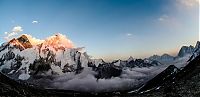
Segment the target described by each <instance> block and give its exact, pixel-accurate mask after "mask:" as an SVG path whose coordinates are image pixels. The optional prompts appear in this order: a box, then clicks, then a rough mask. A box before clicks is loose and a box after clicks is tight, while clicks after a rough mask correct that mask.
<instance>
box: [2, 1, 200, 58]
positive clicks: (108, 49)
mask: <svg viewBox="0 0 200 97" xmlns="http://www.w3.org/2000/svg"><path fill="white" fill-rule="evenodd" d="M198 7H199V1H198V0H0V33H1V35H0V36H1V39H0V43H3V42H5V41H6V40H5V37H6V35H7V34H5V32H10V31H12V29H13V28H14V27H17V26H20V27H21V28H22V29H23V31H19V33H17V35H15V37H17V36H19V35H20V34H23V33H26V34H30V35H32V36H33V37H36V38H39V39H44V38H46V37H48V36H51V35H54V34H55V33H57V32H60V33H61V34H65V35H66V36H67V37H68V38H69V39H70V40H71V41H72V42H73V43H74V44H75V46H76V47H85V50H86V51H87V52H88V53H89V54H90V55H91V56H93V57H94V58H104V59H106V60H110V59H118V58H122V59H124V58H125V59H126V58H128V57H129V56H133V57H136V58H144V57H148V56H150V55H153V54H159V55H160V54H163V53H169V54H176V52H177V51H178V49H180V47H181V46H182V45H190V44H192V45H194V44H195V43H196V41H197V40H199V39H198V36H199V35H198V33H199V21H198V19H199V9H198ZM33 21H35V22H33Z"/></svg>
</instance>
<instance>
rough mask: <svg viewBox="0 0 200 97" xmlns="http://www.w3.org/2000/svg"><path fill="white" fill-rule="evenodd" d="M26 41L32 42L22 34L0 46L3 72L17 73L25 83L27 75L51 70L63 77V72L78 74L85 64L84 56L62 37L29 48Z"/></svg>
mask: <svg viewBox="0 0 200 97" xmlns="http://www.w3.org/2000/svg"><path fill="white" fill-rule="evenodd" d="M29 40H33V39H28V37H27V36H26V35H22V36H21V37H19V38H17V39H12V40H11V41H9V42H8V43H4V44H3V45H2V46H1V47H0V56H1V58H0V62H1V65H0V70H1V71H2V72H4V73H7V74H9V75H12V74H17V75H18V78H19V79H22V80H26V79H28V78H29V77H30V74H39V73H41V72H44V73H46V72H48V71H49V70H50V71H51V72H52V74H59V75H62V74H63V73H64V72H70V71H78V70H80V69H81V68H82V67H86V66H87V64H88V61H89V58H88V56H87V54H86V53H82V52H80V51H79V50H80V49H79V48H74V47H73V45H72V43H71V41H69V40H68V39H67V38H66V37H65V36H63V35H61V34H57V35H55V36H52V37H50V38H48V39H46V40H44V42H42V43H41V44H37V45H32V44H31V43H30V41H29ZM45 64H46V65H45ZM96 64H99V63H96Z"/></svg>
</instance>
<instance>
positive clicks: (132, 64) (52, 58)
mask: <svg viewBox="0 0 200 97" xmlns="http://www.w3.org/2000/svg"><path fill="white" fill-rule="evenodd" d="M32 40H33V39H31V38H30V37H29V36H27V35H22V36H20V37H19V38H14V39H12V40H10V41H9V42H6V43H4V44H2V45H1V46H0V71H1V74H0V75H1V76H0V78H1V79H3V80H1V81H0V85H2V91H0V94H1V93H4V94H6V93H10V92H11V91H14V90H13V89H14V88H17V87H13V86H12V85H13V84H16V85H17V86H19V87H21V88H22V89H25V90H24V91H26V89H27V88H28V89H30V90H32V89H33V90H34V91H37V88H38V87H37V85H39V86H40V88H42V89H43V90H41V92H42V91H48V92H49V91H51V90H45V89H47V88H48V87H50V88H55V89H57V88H58V87H56V85H54V84H53V85H52V86H47V85H48V84H49V83H52V81H54V80H55V79H56V80H60V79H63V78H65V77H67V78H66V80H67V81H68V80H69V79H80V80H81V79H82V77H81V75H86V77H89V76H90V75H91V76H92V77H91V78H92V79H93V80H94V78H95V79H96V82H97V83H98V81H100V82H101V81H102V80H105V81H109V80H114V79H115V80H114V81H116V80H120V79H123V80H124V79H125V80H128V82H129V81H130V82H131V81H133V82H134V81H135V80H136V79H137V81H136V82H137V84H136V85H135V84H134V85H135V86H134V85H132V84H133V83H132V84H131V85H130V87H129V88H127V89H125V88H123V90H122V91H123V92H124V91H126V92H127V94H128V95H139V94H142V95H143V94H144V93H147V92H149V91H155V90H159V89H160V88H161V87H164V88H166V85H167V84H168V83H175V82H179V80H182V78H185V77H186V76H189V74H191V75H193V73H191V72H195V73H198V70H197V68H198V66H197V64H198V61H199V54H200V49H199V48H200V44H199V42H197V44H196V46H195V47H193V46H183V47H182V48H181V49H180V51H179V52H178V55H177V56H171V55H169V54H163V55H162V56H159V55H153V56H151V57H149V58H145V59H134V58H133V57H130V58H129V59H127V60H114V61H113V62H105V61H104V60H103V59H92V58H90V57H89V55H87V53H86V52H82V48H75V47H72V46H71V45H70V46H69V45H65V44H64V43H65V42H66V40H65V39H64V38H63V36H62V34H56V35H55V36H52V37H50V38H48V39H46V40H44V41H42V42H40V43H38V44H33V43H32ZM152 68H153V69H154V68H163V69H162V70H159V71H158V72H157V73H155V74H153V75H151V76H150V75H149V73H148V72H147V71H148V70H151V69H152ZM140 70H141V71H140ZM152 72H153V71H152ZM186 72H187V73H186ZM131 73H134V74H135V73H136V75H131ZM137 74H140V75H141V76H139V77H135V76H137ZM69 75H70V76H69ZM73 76H76V77H74V78H73ZM130 76H134V79H132V78H131V77H130ZM68 77H69V78H68ZM93 77H94V78H93ZM129 77H130V78H129ZM44 79H48V81H45V82H44ZM49 79H50V80H49ZM86 79H87V78H86ZM5 80H8V83H6V82H7V81H5ZM10 81H11V83H10ZM15 81H16V82H15ZM19 82H20V83H19ZM100 82H99V83H100ZM1 83H2V84H1ZM18 83H19V84H18ZM80 83H81V82H80ZM3 84H8V86H10V87H11V88H12V89H11V88H10V90H9V89H7V88H6V86H3ZM24 84H26V85H27V86H26V85H24ZM63 85H65V84H63ZM103 85H104V84H103ZM119 85H120V84H119ZM119 85H118V86H119ZM69 87H70V86H69ZM69 87H67V89H69ZM76 87H77V86H76ZM121 87H128V86H127V85H125V86H121ZM133 87H135V88H133ZM5 88H6V89H7V90H8V92H5V91H4V90H5ZM78 88H79V87H78ZM61 89H66V88H61ZM76 89H77V88H76ZM76 89H74V87H73V88H72V90H75V91H76ZM120 89H121V88H119V89H116V90H115V89H113V90H106V89H102V91H112V92H110V93H111V94H112V93H114V92H113V91H120ZM15 90H16V91H18V92H22V91H21V90H20V89H19V90H18V89H15ZM3 91H4V92H3ZM55 91H56V90H55ZM55 91H54V93H55V94H54V95H56V93H57V92H58V91H57V92H55ZM77 91H79V89H78V90H77ZM88 91H90V90H88ZM97 91H98V89H97ZM97 91H96V92H97ZM80 92H82V91H80ZM30 93H31V92H30ZM70 93H71V91H70ZM119 93H120V92H119ZM28 94H29V92H27V93H24V94H23V93H22V94H20V95H28ZM31 94H33V93H31ZM31 94H30V95H31ZM61 94H62V93H61ZM64 94H65V93H64ZM114 94H115V93H114ZM38 95H42V93H39V94H38ZM112 95H113V94H112ZM152 95H153V94H152Z"/></svg>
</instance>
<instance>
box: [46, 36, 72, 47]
mask: <svg viewBox="0 0 200 97" xmlns="http://www.w3.org/2000/svg"><path fill="white" fill-rule="evenodd" d="M43 45H45V46H51V47H53V48H56V49H57V48H73V47H74V45H73V43H72V42H71V40H69V39H68V38H67V37H66V36H65V35H62V34H60V33H58V34H56V35H54V36H51V37H49V38H47V39H46V40H45V41H44V42H43Z"/></svg>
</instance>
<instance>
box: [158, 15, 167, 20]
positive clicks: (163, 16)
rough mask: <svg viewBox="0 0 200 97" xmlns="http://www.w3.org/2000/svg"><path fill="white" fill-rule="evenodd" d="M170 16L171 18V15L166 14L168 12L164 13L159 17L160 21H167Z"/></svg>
mask: <svg viewBox="0 0 200 97" xmlns="http://www.w3.org/2000/svg"><path fill="white" fill-rule="evenodd" d="M168 18H169V16H168V15H166V14H164V15H162V16H160V17H159V18H158V21H165V20H167V19H168Z"/></svg>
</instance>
